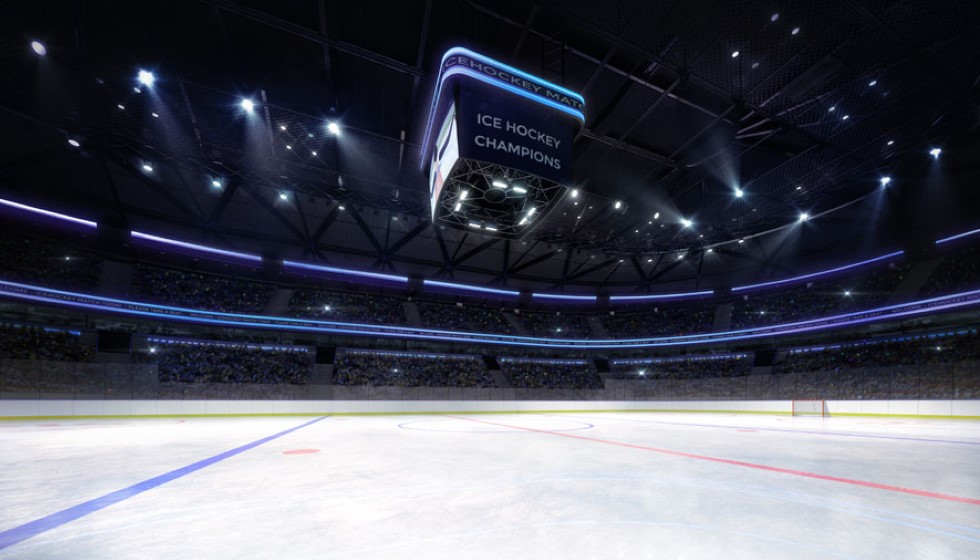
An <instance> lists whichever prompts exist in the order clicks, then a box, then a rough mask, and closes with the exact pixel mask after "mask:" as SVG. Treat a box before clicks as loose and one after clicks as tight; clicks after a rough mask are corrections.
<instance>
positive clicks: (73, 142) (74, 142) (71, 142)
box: [68, 138, 81, 148]
mask: <svg viewBox="0 0 980 560" xmlns="http://www.w3.org/2000/svg"><path fill="white" fill-rule="evenodd" d="M68 145H69V146H72V147H73V148H77V147H79V146H81V144H79V143H78V140H75V139H74V138H69V139H68Z"/></svg>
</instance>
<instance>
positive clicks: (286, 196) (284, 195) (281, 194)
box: [279, 192, 289, 200]
mask: <svg viewBox="0 0 980 560" xmlns="http://www.w3.org/2000/svg"><path fill="white" fill-rule="evenodd" d="M279 200H289V195H288V194H286V193H284V192H281V193H279Z"/></svg>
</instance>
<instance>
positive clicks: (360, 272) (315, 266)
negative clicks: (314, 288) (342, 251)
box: [282, 260, 408, 283]
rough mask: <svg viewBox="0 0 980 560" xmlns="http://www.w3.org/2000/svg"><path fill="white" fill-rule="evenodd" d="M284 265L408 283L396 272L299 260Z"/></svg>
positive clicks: (405, 278)
mask: <svg viewBox="0 0 980 560" xmlns="http://www.w3.org/2000/svg"><path fill="white" fill-rule="evenodd" d="M282 264H283V266H284V267H286V268H287V269H288V268H298V269H301V270H312V271H315V272H327V273H330V274H342V275H345V276H359V277H361V278H373V279H375V280H389V281H391V282H402V283H408V277H407V276H398V275H396V274H384V273H381V272H368V271H366V270H350V269H347V268H336V267H333V266H326V265H322V264H310V263H304V262H297V261H285V260H284V261H282Z"/></svg>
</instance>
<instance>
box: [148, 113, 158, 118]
mask: <svg viewBox="0 0 980 560" xmlns="http://www.w3.org/2000/svg"><path fill="white" fill-rule="evenodd" d="M150 114H151V115H153V118H154V119H159V118H160V114H159V113H150Z"/></svg>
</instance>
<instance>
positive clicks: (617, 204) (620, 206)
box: [613, 200, 623, 210]
mask: <svg viewBox="0 0 980 560" xmlns="http://www.w3.org/2000/svg"><path fill="white" fill-rule="evenodd" d="M622 207H623V203H622V202H620V201H618V200H617V201H616V203H615V204H613V208H615V209H616V210H619V209H620V208H622Z"/></svg>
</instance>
